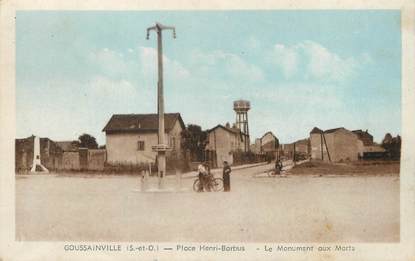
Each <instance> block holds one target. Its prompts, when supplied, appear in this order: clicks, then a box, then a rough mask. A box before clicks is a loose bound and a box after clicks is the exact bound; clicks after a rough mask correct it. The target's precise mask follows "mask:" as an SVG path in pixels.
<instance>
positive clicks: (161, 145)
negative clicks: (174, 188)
mask: <svg viewBox="0 0 415 261" xmlns="http://www.w3.org/2000/svg"><path fill="white" fill-rule="evenodd" d="M151 30H154V31H155V32H156V33H157V60H158V82H157V113H158V118H159V124H158V144H157V145H156V146H153V150H154V151H157V163H158V165H157V170H158V177H159V185H160V186H162V184H163V182H162V180H163V178H164V176H165V175H166V151H167V150H168V145H167V144H166V140H165V135H164V131H165V129H164V97H163V42H162V31H163V30H172V31H173V38H176V29H175V28H174V27H172V26H164V25H162V24H160V23H156V25H155V26H152V27H149V28H147V40H148V39H149V36H150V31H151Z"/></svg>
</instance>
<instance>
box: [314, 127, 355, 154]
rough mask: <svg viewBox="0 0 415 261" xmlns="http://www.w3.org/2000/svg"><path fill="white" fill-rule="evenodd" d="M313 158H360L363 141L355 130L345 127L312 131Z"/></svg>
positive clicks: (315, 128)
mask: <svg viewBox="0 0 415 261" xmlns="http://www.w3.org/2000/svg"><path fill="white" fill-rule="evenodd" d="M310 145H311V159H319V160H324V161H331V162H339V161H354V160H357V159H358V158H359V153H360V152H361V149H362V148H363V142H362V141H361V140H360V139H359V137H358V135H357V134H355V133H354V132H352V131H350V130H347V129H345V128H343V127H340V128H335V129H329V130H325V131H323V130H321V129H319V128H317V127H314V128H313V129H312V130H311V132H310Z"/></svg>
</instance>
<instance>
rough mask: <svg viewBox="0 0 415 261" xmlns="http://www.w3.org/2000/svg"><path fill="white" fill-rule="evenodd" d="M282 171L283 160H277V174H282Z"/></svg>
mask: <svg viewBox="0 0 415 261" xmlns="http://www.w3.org/2000/svg"><path fill="white" fill-rule="evenodd" d="M281 170H282V162H281V160H279V159H277V160H276V161H275V174H281Z"/></svg>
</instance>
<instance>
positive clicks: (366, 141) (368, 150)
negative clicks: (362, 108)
mask: <svg viewBox="0 0 415 261" xmlns="http://www.w3.org/2000/svg"><path fill="white" fill-rule="evenodd" d="M353 133H355V134H356V135H357V137H358V138H359V140H361V141H362V143H361V144H359V158H363V159H370V158H382V157H384V154H385V152H386V150H385V149H384V148H382V146H380V145H379V144H376V143H374V142H373V136H372V135H371V134H370V133H369V132H368V130H366V131H362V130H354V131H353Z"/></svg>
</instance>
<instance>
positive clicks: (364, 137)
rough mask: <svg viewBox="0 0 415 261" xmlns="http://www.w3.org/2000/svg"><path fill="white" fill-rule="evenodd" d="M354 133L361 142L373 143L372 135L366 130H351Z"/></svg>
mask: <svg viewBox="0 0 415 261" xmlns="http://www.w3.org/2000/svg"><path fill="white" fill-rule="evenodd" d="M352 132H353V133H354V134H356V135H357V137H358V138H359V139H360V140H361V141H362V142H363V145H365V146H370V145H373V136H372V135H370V133H369V132H368V131H367V130H366V131H363V130H353V131H352Z"/></svg>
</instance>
